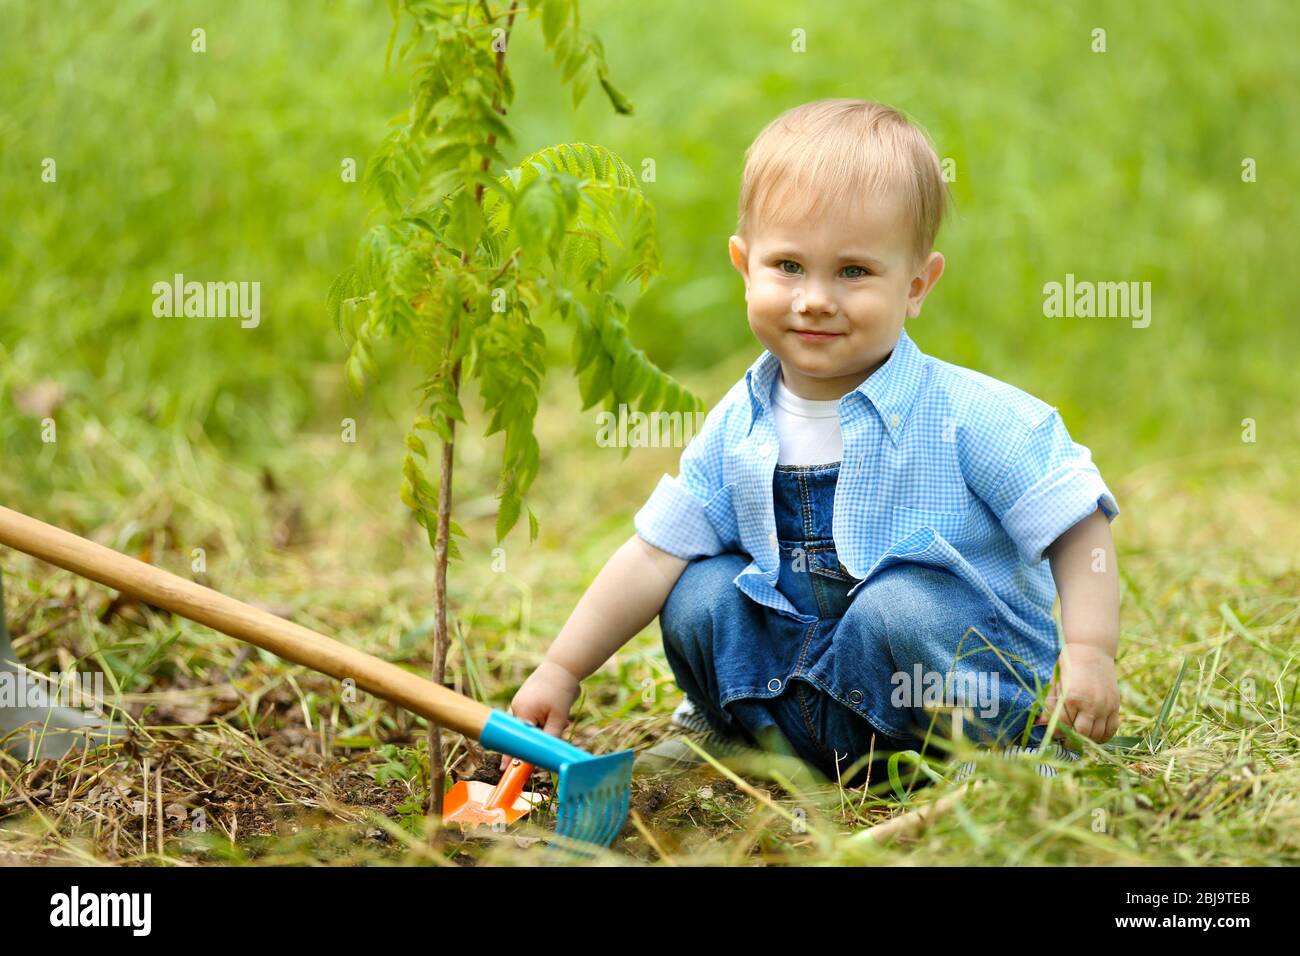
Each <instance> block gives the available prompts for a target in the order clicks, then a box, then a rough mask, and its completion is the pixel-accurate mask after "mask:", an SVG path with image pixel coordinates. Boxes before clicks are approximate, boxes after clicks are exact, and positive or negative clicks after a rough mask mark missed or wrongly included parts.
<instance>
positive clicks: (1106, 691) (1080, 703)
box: [1034, 642, 1119, 744]
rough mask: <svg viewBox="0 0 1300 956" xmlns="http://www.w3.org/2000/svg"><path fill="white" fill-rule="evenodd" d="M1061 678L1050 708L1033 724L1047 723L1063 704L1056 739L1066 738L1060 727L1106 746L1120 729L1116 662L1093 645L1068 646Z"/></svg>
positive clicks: (1052, 690)
mask: <svg viewBox="0 0 1300 956" xmlns="http://www.w3.org/2000/svg"><path fill="white" fill-rule="evenodd" d="M1060 669H1061V678H1060V681H1059V682H1057V683H1053V685H1052V686H1051V688H1049V689H1048V692H1047V705H1046V707H1044V708H1043V711H1042V713H1040V714H1039V715H1038V718H1037V719H1036V720H1035V721H1034V723H1035V724H1044V725H1045V724H1046V723H1047V721H1048V719H1049V718H1050V717H1051V715H1052V711H1053V710H1054V709H1055V708H1056V705H1057V701H1058V700H1060V701H1062V702H1063V703H1062V707H1061V715H1060V717H1059V718H1058V719H1057V727H1056V733H1057V736H1059V737H1061V738H1063V739H1064V737H1065V734H1064V733H1062V731H1061V725H1065V726H1067V727H1072V728H1073V729H1074V731H1075V733H1078V734H1080V735H1081V736H1084V737H1087V738H1088V739H1090V740H1093V741H1096V742H1097V743H1099V744H1104V743H1105V742H1106V741H1108V740H1110V738H1111V737H1114V736H1115V731H1116V730H1117V729H1119V682H1118V681H1117V680H1116V679H1115V659H1114V658H1113V657H1112V656H1111V655H1110V654H1108V653H1106V652H1105V651H1104V650H1100V649H1099V648H1096V647H1093V646H1092V645H1090V644H1070V643H1068V642H1067V643H1066V645H1065V649H1064V650H1063V651H1061V658H1060Z"/></svg>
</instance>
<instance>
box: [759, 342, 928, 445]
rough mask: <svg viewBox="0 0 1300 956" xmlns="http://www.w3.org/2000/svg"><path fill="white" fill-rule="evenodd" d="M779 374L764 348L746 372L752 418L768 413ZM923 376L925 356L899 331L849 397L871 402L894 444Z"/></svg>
mask: <svg viewBox="0 0 1300 956" xmlns="http://www.w3.org/2000/svg"><path fill="white" fill-rule="evenodd" d="M780 372H781V361H780V359H778V358H777V357H776V356H775V355H773V354H772V352H771V351H769V350H768V349H764V350H763V354H762V355H760V356H759V357H758V358H757V359H756V360H755V361H754V364H753V365H751V366H750V367H749V369H748V371H746V372H745V381H746V383H747V384H748V386H749V400H750V409H751V411H752V412H753V419H756V418H757V417H758V415H759V414H760V411H762V412H767V413H768V414H770V413H771V411H772V408H771V401H772V389H773V387H774V386H775V384H776V377H777V375H779V374H780ZM924 375H925V353H924V352H922V351H921V350H920V349H919V348H917V347H916V343H915V342H913V341H912V339H911V337H910V336H908V334H907V330H906V329H901V330H899V333H898V342H897V344H895V345H894V350H893V352H891V353H890V355H889V358H888V359H886V361H885V363H884V364H883V365H881V366H880V368H878V369H876V370H875V371H874V372H872V373H871V374H870V375H869V376H867V378H866V379H865V380H864V381H863V382H862V383H861V384H860V385H858V387H857V388H855V389H854V390H853V392H850V393H849V394H850V395H852V394H854V393H855V392H856V393H858V394H860V395H862V397H863V398H865V399H866V400H867V401H868V402H870V404H871V406H872V407H873V408H875V410H876V414H877V415H879V416H880V421H881V423H882V424H884V426H885V429H886V430H887V431H888V432H889V435H890V437H891V438H893V439H894V440H895V441H897V440H898V438H897V436H898V433H899V431H900V429H902V427H903V426H904V425H905V424H907V415H908V412H910V411H911V409H912V404H913V403H914V401H915V399H916V396H917V393H918V392H920V390H921V382H922V380H923V378H924ZM753 419H751V420H753Z"/></svg>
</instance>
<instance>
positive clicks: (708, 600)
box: [659, 554, 747, 643]
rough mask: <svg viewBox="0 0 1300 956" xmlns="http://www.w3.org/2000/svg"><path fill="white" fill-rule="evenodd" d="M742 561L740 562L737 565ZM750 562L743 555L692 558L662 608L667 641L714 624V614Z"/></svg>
mask: <svg viewBox="0 0 1300 956" xmlns="http://www.w3.org/2000/svg"><path fill="white" fill-rule="evenodd" d="M737 561H740V566H739V567H738V566H737ZM746 563H747V562H745V561H743V559H741V557H740V556H739V555H733V554H718V555H713V556H712V557H707V558H696V559H695V560H694V561H691V562H690V563H689V564H688V565H687V566H686V570H684V571H683V572H682V574H681V577H679V578H678V579H677V582H676V584H674V585H673V589H672V591H670V592H669V594H668V599H667V600H666V601H664V606H663V608H662V609H661V610H660V612H659V629H660V631H661V632H662V633H663V636H664V642H665V643H669V642H676V641H679V640H680V637H681V636H682V635H689V634H699V633H701V632H702V631H703V630H706V629H708V628H711V627H712V625H713V621H714V615H715V614H717V612H718V609H719V608H720V607H722V606H723V605H724V604H725V601H724V600H723V599H724V598H726V597H727V595H728V593H729V591H730V592H734V593H736V594H739V591H737V589H736V585H735V579H736V575H737V574H739V573H740V571H742V570H743V569H744V567H745V564H746Z"/></svg>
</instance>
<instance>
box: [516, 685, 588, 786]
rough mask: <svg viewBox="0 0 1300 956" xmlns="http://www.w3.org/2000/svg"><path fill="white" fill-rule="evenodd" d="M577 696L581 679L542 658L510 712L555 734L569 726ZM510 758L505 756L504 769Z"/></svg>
mask: <svg viewBox="0 0 1300 956" xmlns="http://www.w3.org/2000/svg"><path fill="white" fill-rule="evenodd" d="M577 699H578V679H577V678H576V677H574V676H573V675H572V674H570V673H569V672H568V671H567V670H565V669H564V668H563V667H561V666H560V665H559V664H556V663H554V662H552V661H542V663H541V664H540V665H539V666H538V668H537V670H535V671H533V672H532V673H531V674H529V675H528V679H527V680H526V681H524V683H523V686H522V687H520V688H519V690H518V692H516V694H515V696H514V699H513V700H511V701H510V713H512V714H514V715H515V716H516V717H518V718H519V719H520V720H523V721H526V722H528V723H530V724H533V725H535V726H537V727H541V728H542V729H543V730H544V731H546V732H547V733H548V734H552V735H554V736H556V737H558V736H560V734H562V733H564V728H565V727H567V726H568V725H569V709H570V708H572V707H573V702H574V701H575V700H577ZM510 760H511V758H510V757H509V756H502V758H501V771H502V772H503V773H504V772H505V770H506V768H507V767H509V766H510Z"/></svg>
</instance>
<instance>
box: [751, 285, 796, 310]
mask: <svg viewBox="0 0 1300 956" xmlns="http://www.w3.org/2000/svg"><path fill="white" fill-rule="evenodd" d="M748 301H749V311H750V313H751V314H753V315H754V316H755V317H756V318H764V319H779V318H782V317H784V316H786V315H789V314H790V312H791V310H792V308H793V306H792V303H793V301H794V290H793V289H791V288H789V287H785V286H780V285H774V284H772V283H767V282H754V283H752V284H751V285H750V287H749V296H748Z"/></svg>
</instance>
